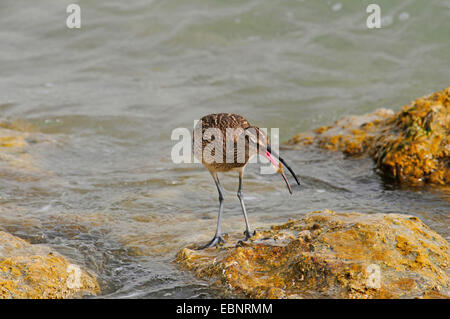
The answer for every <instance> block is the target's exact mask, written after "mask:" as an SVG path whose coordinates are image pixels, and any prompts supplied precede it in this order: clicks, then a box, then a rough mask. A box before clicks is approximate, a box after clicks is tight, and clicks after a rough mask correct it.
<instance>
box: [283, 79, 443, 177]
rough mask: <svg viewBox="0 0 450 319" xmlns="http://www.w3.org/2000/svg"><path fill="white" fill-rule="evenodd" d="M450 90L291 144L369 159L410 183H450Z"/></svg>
mask: <svg viewBox="0 0 450 319" xmlns="http://www.w3.org/2000/svg"><path fill="white" fill-rule="evenodd" d="M449 131H450V87H449V88H447V89H445V90H444V91H441V92H436V93H433V94H431V95H430V96H427V97H422V98H419V99H417V100H416V101H413V102H412V103H411V104H410V105H407V106H405V107H403V109H402V110H401V111H400V112H397V113H395V114H394V112H392V111H390V110H386V109H381V110H378V111H376V112H374V113H371V114H367V115H363V116H347V117H344V118H342V119H341V120H338V121H336V122H335V123H334V124H333V125H331V126H324V127H321V128H318V129H316V130H314V131H313V132H309V133H300V134H298V135H296V136H295V137H294V138H292V139H291V140H289V141H288V144H291V145H312V144H313V145H316V146H318V147H320V148H324V149H329V150H340V151H342V152H344V153H345V154H347V155H351V156H361V155H368V156H370V157H372V158H373V159H374V161H375V162H376V164H377V167H378V168H380V169H381V170H382V171H383V172H385V173H387V174H388V175H390V176H392V177H394V178H396V179H397V180H398V181H400V182H402V183H407V184H413V185H421V184H425V183H430V184H436V185H450V135H449Z"/></svg>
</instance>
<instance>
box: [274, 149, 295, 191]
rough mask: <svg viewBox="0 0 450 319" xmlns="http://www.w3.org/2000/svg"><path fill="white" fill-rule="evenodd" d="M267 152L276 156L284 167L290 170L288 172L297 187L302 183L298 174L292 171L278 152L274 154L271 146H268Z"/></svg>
mask: <svg viewBox="0 0 450 319" xmlns="http://www.w3.org/2000/svg"><path fill="white" fill-rule="evenodd" d="M267 150H268V151H269V153H270V154H271V155H275V156H276V157H277V158H278V159H279V160H280V162H281V163H283V165H284V166H286V168H287V169H288V171H289V172H290V173H291V174H292V176H293V177H294V179H295V181H296V182H297V185H300V181H299V180H298V177H297V174H295V172H294V171H293V170H292V168H291V167H290V166H289V165H288V164H287V163H286V161H285V160H284V159H282V158H281V156H280V155H278V154H277V153H276V152H273V151H272V149H271V148H270V145H267Z"/></svg>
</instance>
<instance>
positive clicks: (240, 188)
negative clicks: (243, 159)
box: [237, 170, 253, 242]
mask: <svg viewBox="0 0 450 319" xmlns="http://www.w3.org/2000/svg"><path fill="white" fill-rule="evenodd" d="M243 175H244V172H243V170H240V171H239V189H238V192H237V196H238V198H239V201H240V202H241V207H242V214H244V219H245V232H244V235H245V238H244V239H243V240H241V241H240V242H242V241H246V240H247V239H249V238H250V237H252V235H253V234H251V233H250V226H249V224H248V217H247V211H246V210H245V204H244V194H242V177H243Z"/></svg>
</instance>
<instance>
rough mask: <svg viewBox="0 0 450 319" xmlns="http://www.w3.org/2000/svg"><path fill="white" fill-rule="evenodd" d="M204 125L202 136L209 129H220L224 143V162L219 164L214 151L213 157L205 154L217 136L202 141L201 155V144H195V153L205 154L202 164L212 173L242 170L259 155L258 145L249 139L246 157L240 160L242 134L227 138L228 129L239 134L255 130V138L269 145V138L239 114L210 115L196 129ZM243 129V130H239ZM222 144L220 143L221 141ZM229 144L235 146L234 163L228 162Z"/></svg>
mask: <svg viewBox="0 0 450 319" xmlns="http://www.w3.org/2000/svg"><path fill="white" fill-rule="evenodd" d="M200 124H201V125H202V136H205V132H206V131H207V130H208V129H218V130H220V132H221V134H222V136H223V139H224V141H222V143H221V145H222V154H223V157H222V161H221V162H219V163H217V162H216V161H215V160H214V159H213V156H214V155H215V152H214V149H213V150H212V151H211V153H210V154H211V156H209V153H208V152H204V150H205V147H207V145H208V144H210V143H211V142H212V141H214V139H215V136H211V138H209V139H207V138H205V139H202V143H201V153H200V149H199V147H200V143H198V144H197V145H196V144H195V143H194V152H197V153H196V154H203V156H202V163H203V164H204V165H205V166H206V167H207V168H208V169H209V170H210V171H218V172H226V171H230V170H233V169H240V168H242V167H244V166H245V165H246V164H247V162H248V160H249V159H250V157H252V156H253V155H255V154H256V153H257V145H256V144H254V143H251V142H250V141H249V139H246V141H245V155H244V158H245V159H244V161H242V160H240V161H239V158H238V152H237V146H238V139H239V138H240V137H241V136H240V134H239V135H236V136H233V137H231V138H230V136H227V128H230V129H235V130H236V132H237V133H241V134H245V133H247V134H249V132H248V131H247V132H246V131H245V130H247V129H254V130H253V132H256V136H255V138H256V139H258V138H260V139H261V141H263V143H267V137H266V135H265V133H264V132H263V131H261V130H259V128H257V127H255V126H252V125H251V124H250V123H249V122H248V121H247V120H246V119H245V118H244V117H243V116H241V115H238V114H232V113H218V114H209V115H206V116H204V117H202V118H201V120H200V121H199V122H198V123H197V126H196V128H197V129H198V125H200ZM239 129H241V130H239ZM194 130H195V129H194ZM259 134H261V136H260V135H259ZM219 142H220V141H219ZM228 143H232V146H233V151H234V154H233V161H232V162H230V161H227V160H226V147H227V144H228Z"/></svg>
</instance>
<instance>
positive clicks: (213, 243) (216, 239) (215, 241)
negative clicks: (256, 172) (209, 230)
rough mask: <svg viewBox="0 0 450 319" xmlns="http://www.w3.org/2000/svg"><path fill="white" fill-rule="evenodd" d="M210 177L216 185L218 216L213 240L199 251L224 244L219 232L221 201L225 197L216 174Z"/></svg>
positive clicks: (220, 231) (221, 210)
mask: <svg viewBox="0 0 450 319" xmlns="http://www.w3.org/2000/svg"><path fill="white" fill-rule="evenodd" d="M211 175H212V176H213V178H214V182H215V183H216V186H217V191H218V192H219V216H218V217H217V229H216V234H215V235H214V237H213V239H211V241H210V242H209V243H207V244H206V245H204V246H203V247H201V248H200V249H205V248H209V247H214V246H216V245H218V244H221V243H224V242H225V240H224V239H223V237H222V230H221V224H222V212H223V201H224V199H225V197H224V196H223V193H224V191H223V188H222V185H220V181H219V177H218V176H217V174H216V173H211Z"/></svg>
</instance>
